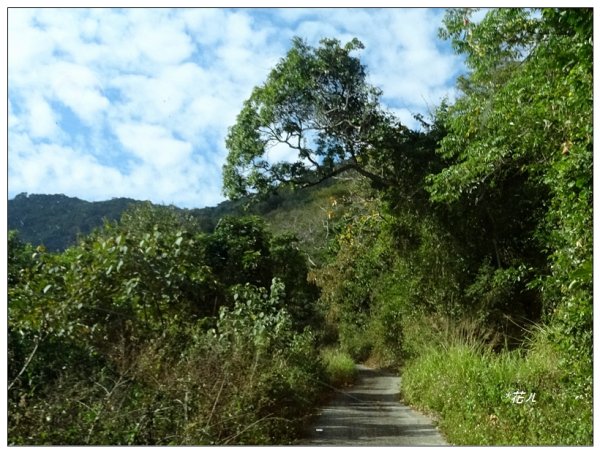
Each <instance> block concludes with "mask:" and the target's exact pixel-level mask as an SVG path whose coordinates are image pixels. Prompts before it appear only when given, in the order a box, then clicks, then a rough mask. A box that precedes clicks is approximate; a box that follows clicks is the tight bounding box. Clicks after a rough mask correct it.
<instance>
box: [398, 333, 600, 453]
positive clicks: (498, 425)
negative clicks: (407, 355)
mask: <svg viewBox="0 0 600 453" xmlns="http://www.w3.org/2000/svg"><path fill="white" fill-rule="evenodd" d="M426 324H427V323H424V322H421V323H419V325H420V329H421V330H420V332H421V333H422V332H423V329H424V330H426V331H428V333H429V335H421V336H420V338H427V337H429V340H430V341H429V342H428V343H427V344H426V345H425V344H421V346H422V349H420V354H419V355H415V356H413V358H412V359H411V360H409V361H408V362H407V363H406V364H405V366H404V371H403V374H402V393H403V397H404V399H405V400H406V402H408V403H409V404H412V405H415V406H417V407H419V408H421V409H423V410H426V411H428V412H433V413H435V414H437V415H438V416H439V419H440V420H439V427H440V429H441V430H442V432H443V433H444V434H445V435H446V436H447V439H448V441H449V442H450V443H452V444H455V445H591V444H592V441H593V440H592V395H591V391H592V386H591V382H587V383H585V382H573V381H572V380H570V379H569V378H568V373H567V372H566V371H565V369H564V368H563V367H562V366H561V364H562V363H563V361H562V360H561V356H560V353H559V352H558V350H557V349H556V347H555V346H554V345H553V344H552V343H551V342H550V341H549V339H548V338H549V332H548V330H547V329H542V328H536V329H534V331H533V332H532V335H531V337H530V339H529V342H528V344H527V345H526V347H524V348H522V349H517V350H512V351H509V350H506V349H502V350H501V352H495V351H494V348H493V347H492V346H493V344H492V343H490V342H489V341H484V340H481V339H478V337H477V335H475V334H468V333H466V332H468V331H469V329H468V328H467V329H464V324H463V325H462V326H463V330H462V333H461V329H460V328H456V329H446V331H445V332H443V330H442V331H438V332H437V333H436V332H434V331H433V329H432V328H431V325H429V326H426ZM416 331H418V330H416ZM433 337H434V338H435V339H436V340H437V341H435V340H434V341H431V340H433ZM415 341H417V342H420V340H415ZM590 381H591V380H590Z"/></svg>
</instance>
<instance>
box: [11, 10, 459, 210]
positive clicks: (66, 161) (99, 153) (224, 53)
mask: <svg viewBox="0 0 600 453" xmlns="http://www.w3.org/2000/svg"><path fill="white" fill-rule="evenodd" d="M440 19H441V12H440V11H438V10H427V9H391V8H388V9H351V8H340V9H302V8H294V9H268V10H260V11H259V12H257V11H256V10H253V9H237V10H230V9H223V8H198V9H105V8H102V9H84V8H79V9H75V8H73V9H58V8H43V9H14V8H13V9H10V10H9V24H8V25H9V27H8V38H9V40H8V65H9V67H8V77H9V106H8V110H9V112H8V113H9V118H8V124H9V174H10V175H11V176H10V178H9V189H10V193H12V194H14V193H15V192H17V191H27V192H30V193H33V192H45V193H51V192H56V191H59V192H63V193H66V194H71V195H78V196H80V197H83V198H86V197H87V198H88V199H102V198H108V197H112V196H130V197H134V198H139V199H151V200H153V201H157V202H168V203H169V202H173V203H176V204H178V205H180V206H187V207H194V206H203V205H205V204H214V203H216V202H218V201H220V200H221V199H222V196H221V194H220V188H221V174H220V172H221V166H222V164H223V162H224V159H225V156H226V153H227V151H226V149H225V146H224V139H225V135H226V133H227V128H228V127H229V126H231V125H232V124H233V123H234V121H235V117H236V115H237V113H238V112H239V110H240V108H241V106H242V103H243V101H244V100H245V99H246V98H247V97H248V96H249V95H250V93H251V91H252V88H253V87H254V86H256V85H258V84H260V83H262V82H263V81H264V80H265V78H266V76H267V75H268V73H269V71H270V69H271V68H272V67H273V66H274V65H275V64H276V63H277V61H278V60H279V59H280V58H282V57H283V56H284V55H285V52H286V49H288V48H289V45H290V38H291V37H292V36H294V35H300V36H301V37H304V38H306V39H307V40H308V41H309V43H311V44H313V45H316V44H317V42H318V40H319V39H320V38H322V37H336V38H338V39H340V40H341V41H342V42H344V43H345V42H346V41H348V40H350V39H351V38H352V37H354V36H356V37H358V38H359V39H360V40H362V41H363V42H364V44H365V45H366V49H365V50H363V51H361V52H359V53H358V55H359V56H360V58H361V60H362V61H363V62H364V63H365V64H366V65H367V66H368V69H369V77H370V80H371V82H372V83H374V84H375V85H377V86H379V87H381V88H382V89H383V91H384V95H385V97H384V102H385V103H386V104H387V105H388V106H389V107H390V108H391V109H392V110H393V111H395V112H396V113H397V114H398V116H399V117H400V118H401V120H402V121H403V122H405V123H406V124H408V125H413V124H414V120H413V119H412V113H417V112H421V113H427V112H426V110H427V107H428V105H427V104H430V105H431V104H436V103H437V102H438V101H439V98H441V97H442V96H444V95H445V94H447V93H450V95H451V96H452V92H453V91H452V90H451V89H449V87H450V86H451V85H452V83H453V77H454V75H455V74H456V72H457V70H458V69H460V59H459V58H457V57H456V56H454V55H450V54H448V53H445V52H442V51H441V50H440V46H439V45H438V44H436V42H437V27H438V25H439V23H440ZM63 106H64V107H66V108H67V109H68V110H69V111H71V112H72V113H73V115H74V118H76V119H77V120H78V121H79V124H78V123H77V121H74V118H72V117H71V115H70V114H69V112H68V111H67V110H63V109H62V107H63ZM294 155H295V153H291V152H290V151H289V150H284V149H282V148H277V147H276V148H274V149H272V150H270V153H269V159H270V160H275V159H280V158H281V159H284V160H290V159H292V157H293V156H294Z"/></svg>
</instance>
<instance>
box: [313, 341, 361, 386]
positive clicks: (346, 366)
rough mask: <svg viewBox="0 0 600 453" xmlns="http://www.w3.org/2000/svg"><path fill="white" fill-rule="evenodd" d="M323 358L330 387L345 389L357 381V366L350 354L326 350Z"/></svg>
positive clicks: (336, 350) (337, 350)
mask: <svg viewBox="0 0 600 453" xmlns="http://www.w3.org/2000/svg"><path fill="white" fill-rule="evenodd" d="M321 358H322V360H323V364H324V365H325V375H326V377H327V380H328V381H329V384H330V385H332V386H334V387H343V386H347V385H351V384H352V383H353V382H354V380H355V379H356V364H355V363H354V360H352V357H350V355H349V354H347V353H345V352H342V351H340V350H339V349H324V350H323V351H322V352H321Z"/></svg>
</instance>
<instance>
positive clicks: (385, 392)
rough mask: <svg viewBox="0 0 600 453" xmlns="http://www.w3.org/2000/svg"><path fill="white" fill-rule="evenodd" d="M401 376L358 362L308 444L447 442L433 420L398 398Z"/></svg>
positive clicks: (316, 424) (311, 430)
mask: <svg viewBox="0 0 600 453" xmlns="http://www.w3.org/2000/svg"><path fill="white" fill-rule="evenodd" d="M399 393H400V378H399V377H398V376H395V375H393V374H391V373H386V372H384V371H379V370H373V369H370V368H367V367H365V366H362V365H358V377H357V380H356V383H355V384H354V386H352V387H351V388H349V389H345V390H344V391H343V392H342V391H340V392H338V393H337V396H336V397H334V399H333V400H332V401H331V402H330V403H329V404H328V405H327V406H325V407H324V408H323V409H322V410H321V413H320V414H319V416H318V417H317V419H316V420H315V422H314V424H313V425H312V426H311V427H310V428H309V432H308V433H307V439H305V440H304V441H303V442H302V444H305V445H447V444H446V442H445V441H444V439H443V438H442V436H441V435H440V433H439V432H438V430H437V429H436V427H435V426H434V425H433V424H432V422H431V420H430V419H429V418H427V417H425V416H424V415H422V414H419V413H418V412H416V411H414V410H413V409H411V408H409V407H408V406H405V405H403V404H402V403H400V401H399Z"/></svg>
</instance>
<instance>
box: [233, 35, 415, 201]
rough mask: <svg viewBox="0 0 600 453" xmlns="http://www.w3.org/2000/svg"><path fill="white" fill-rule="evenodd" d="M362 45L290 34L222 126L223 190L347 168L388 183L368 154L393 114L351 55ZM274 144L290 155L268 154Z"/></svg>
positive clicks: (237, 191)
mask: <svg viewBox="0 0 600 453" xmlns="http://www.w3.org/2000/svg"><path fill="white" fill-rule="evenodd" d="M362 48H363V45H362V43H361V42H360V41H359V40H358V39H356V38H355V39H353V40H352V41H350V42H348V43H347V44H345V45H343V46H342V45H341V43H340V42H339V41H337V40H335V39H323V40H321V42H320V46H319V47H317V48H315V47H311V46H309V45H308V44H306V43H305V42H304V41H302V40H301V39H299V38H295V39H294V40H293V42H292V47H291V49H290V50H289V52H288V53H287V55H286V56H285V58H283V59H282V60H281V61H280V62H279V63H278V64H277V66H276V67H275V68H274V69H273V70H272V71H271V73H270V74H269V76H268V78H267V80H266V82H265V83H264V84H263V85H261V86H257V87H255V88H254V90H253V92H252V95H251V96H250V98H249V99H247V100H246V101H245V102H244V105H243V108H242V110H241V112H240V113H239V115H238V117H237V121H236V123H235V125H233V126H232V127H231V128H230V130H229V134H228V136H227V140H226V145H227V148H228V150H229V155H228V156H227V162H226V164H225V166H224V171H223V178H224V191H225V194H226V195H227V196H229V197H230V198H239V197H241V196H245V195H248V194H253V193H266V192H269V191H271V190H272V189H275V188H277V187H280V186H281V185H289V184H291V185H294V186H296V187H306V186H311V185H315V184H318V183H319V182H321V181H323V180H325V179H327V178H330V177H332V176H335V175H338V174H341V173H343V172H346V171H350V170H353V171H355V172H358V173H360V174H361V175H363V176H366V177H368V178H370V179H371V180H372V181H374V182H375V183H377V184H379V185H384V186H385V185H389V181H388V180H387V179H386V178H385V177H384V176H383V175H382V174H381V172H379V173H377V172H375V171H374V170H372V169H371V168H370V167H369V165H368V161H369V153H370V152H372V150H373V147H374V146H376V145H377V144H378V143H381V142H383V141H385V140H386V134H387V135H389V134H390V130H392V129H390V127H388V126H390V125H391V124H393V123H394V120H393V118H392V117H391V116H390V115H389V114H386V113H385V112H384V111H383V110H382V108H381V106H380V104H379V98H380V96H381V90H379V89H378V88H376V87H374V86H372V85H370V84H369V83H368V82H367V74H366V69H365V66H364V65H363V64H362V63H361V62H360V60H359V59H358V58H357V57H356V56H353V55H352V53H353V52H355V51H357V50H359V49H362ZM393 129H394V130H396V131H398V130H400V131H402V130H406V129H405V128H397V127H396V128H393ZM388 141H389V140H388ZM274 147H282V148H283V149H285V150H288V151H292V153H293V154H295V160H294V161H292V162H289V161H287V160H281V161H278V162H273V161H272V160H273V159H271V158H270V157H269V152H270V150H272V149H273V148H274Z"/></svg>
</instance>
